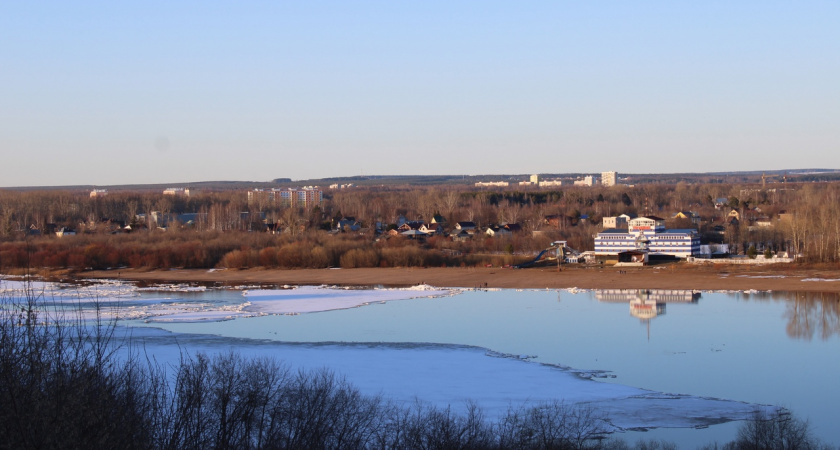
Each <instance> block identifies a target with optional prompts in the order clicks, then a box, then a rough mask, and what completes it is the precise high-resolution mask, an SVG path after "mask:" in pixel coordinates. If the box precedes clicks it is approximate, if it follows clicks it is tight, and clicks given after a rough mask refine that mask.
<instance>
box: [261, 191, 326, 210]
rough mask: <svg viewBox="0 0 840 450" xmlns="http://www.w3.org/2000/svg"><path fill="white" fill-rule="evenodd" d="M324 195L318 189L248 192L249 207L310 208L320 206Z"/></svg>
mask: <svg viewBox="0 0 840 450" xmlns="http://www.w3.org/2000/svg"><path fill="white" fill-rule="evenodd" d="M323 201H324V193H323V191H321V190H320V189H315V188H309V187H307V188H303V189H254V190H253V191H248V204H249V205H254V204H256V205H276V206H299V207H302V208H311V207H314V206H320V205H321V203H322V202H323Z"/></svg>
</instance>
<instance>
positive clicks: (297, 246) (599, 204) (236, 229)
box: [0, 182, 840, 270]
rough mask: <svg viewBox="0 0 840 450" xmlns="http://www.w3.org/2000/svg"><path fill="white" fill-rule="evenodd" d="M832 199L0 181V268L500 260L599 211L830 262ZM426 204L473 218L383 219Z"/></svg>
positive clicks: (837, 197) (816, 187)
mask: <svg viewBox="0 0 840 450" xmlns="http://www.w3.org/2000/svg"><path fill="white" fill-rule="evenodd" d="M838 205H840V184H838V183H837V182H819V183H817V182H813V183H801V182H797V183H793V182H788V183H780V182H774V183H768V184H766V185H765V184H763V183H751V184H724V183H686V182H679V183H675V184H666V183H655V184H654V183H651V184H640V185H636V186H633V187H630V186H613V187H603V186H592V187H579V186H569V187H565V186H564V187H562V188H561V187H556V188H551V189H540V188H537V187H528V186H511V187H510V188H503V189H476V188H473V187H469V186H463V185H437V186H408V185H396V186H376V187H353V188H349V189H335V190H331V189H325V190H324V199H323V202H322V203H321V204H320V205H314V206H312V207H306V208H305V207H298V206H286V205H280V204H276V203H272V202H267V201H262V200H259V199H256V200H254V199H252V201H251V202H250V203H249V201H248V195H247V191H246V190H242V189H229V190H200V191H198V192H193V193H192V194H191V195H189V196H174V195H163V194H162V192H161V191H154V192H152V191H149V190H145V191H144V190H138V189H135V190H131V189H125V190H114V191H111V192H108V194H107V195H104V196H103V195H100V196H96V197H91V196H90V195H89V192H88V191H82V190H76V191H73V190H54V191H52V190H32V191H19V190H18V191H13V190H5V191H0V269H4V270H8V269H11V268H19V267H32V268H40V267H49V268H71V269H77V270H81V269H86V268H95V269H103V268H115V267H133V268H174V267H181V268H212V267H225V268H247V267H279V268H297V267H306V268H324V267H347V268H352V267H408V266H426V267H433V266H434V267H441V266H476V265H497V266H501V265H506V264H515V263H516V262H517V261H522V260H524V259H526V258H527V257H528V255H533V254H534V253H536V252H538V251H540V250H542V249H544V248H546V247H547V246H548V245H549V244H550V243H551V242H553V241H555V240H565V241H568V243H569V246H571V247H572V248H574V249H577V250H579V251H586V250H591V249H592V247H593V238H594V235H595V234H596V233H597V232H599V231H601V230H602V219H603V218H604V217H611V216H617V215H621V214H629V215H638V216H642V215H653V216H657V217H661V218H663V219H666V223H667V225H668V227H669V228H696V229H698V231H699V232H700V234H701V236H702V243H703V244H728V245H729V250H730V252H731V253H733V254H740V255H747V256H754V255H755V254H756V253H764V254H766V255H772V254H778V253H781V252H785V253H787V254H789V255H791V256H795V257H796V258H797V260H798V261H800V262H802V263H812V264H814V263H819V264H823V263H828V264H834V263H837V262H840V208H839V207H838ZM679 212H683V213H687V214H684V215H683V216H682V217H678V216H677V213H679ZM686 215H687V216H689V217H690V218H687V217H685V216H686ZM433 218H436V219H438V221H440V222H441V228H442V229H443V230H445V232H451V231H453V230H454V228H455V224H456V223H458V222H472V223H473V224H475V226H476V232H475V233H474V234H470V235H469V236H467V238H459V239H455V238H452V237H449V236H447V233H439V234H435V235H433V236H431V237H428V238H426V239H409V238H406V237H404V236H400V235H398V234H397V233H389V232H388V231H390V230H394V229H396V228H397V227H398V226H399V225H400V224H402V223H404V222H417V223H419V222H423V223H426V224H428V223H431V222H432V219H433ZM505 224H516V228H515V230H516V231H515V232H514V233H508V234H507V235H506V236H500V235H496V236H492V237H491V236H489V235H488V234H487V233H485V230H486V229H488V228H496V229H497V228H498V227H500V226H503V225H505ZM512 229H513V228H512ZM62 230H63V231H65V233H64V236H61V237H59V236H57V233H59V232H60V231H62Z"/></svg>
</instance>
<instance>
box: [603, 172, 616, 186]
mask: <svg viewBox="0 0 840 450" xmlns="http://www.w3.org/2000/svg"><path fill="white" fill-rule="evenodd" d="M617 179H618V173H616V172H601V185H603V186H615V182H616V180H617Z"/></svg>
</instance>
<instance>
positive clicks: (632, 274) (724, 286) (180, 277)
mask: <svg viewBox="0 0 840 450" xmlns="http://www.w3.org/2000/svg"><path fill="white" fill-rule="evenodd" d="M52 275H53V277H55V276H59V274H57V273H56V274H52ZM63 277H64V278H67V277H69V278H75V279H103V278H108V279H123V280H133V281H146V282H153V283H220V284H248V283H256V284H281V285H283V284H286V285H337V286H384V287H407V286H416V285H419V284H427V285H431V286H436V287H451V288H477V287H482V288H484V287H486V288H501V289H569V288H579V289H674V290H696V291H726V290H731V291H748V290H757V291H803V292H833V293H840V272H838V271H837V270H832V269H819V268H794V267H778V266H776V267H744V266H732V265H728V266H720V267H718V266H683V265H680V266H676V265H662V266H652V267H642V268H620V269H619V268H613V267H609V266H607V267H599V266H582V267H568V266H567V267H564V268H563V270H562V271H560V272H558V271H557V269H556V268H547V267H546V268H528V269H510V268H499V267H493V268H487V267H467V268H419V267H409V268H361V269H209V270H208V269H170V270H138V269H112V270H91V271H85V272H77V273H72V274H70V273H64V275H63Z"/></svg>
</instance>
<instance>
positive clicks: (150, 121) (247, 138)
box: [0, 1, 840, 186]
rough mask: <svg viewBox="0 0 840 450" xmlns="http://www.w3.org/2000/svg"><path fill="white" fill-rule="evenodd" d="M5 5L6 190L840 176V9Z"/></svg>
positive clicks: (2, 107) (791, 5) (0, 97)
mask: <svg viewBox="0 0 840 450" xmlns="http://www.w3.org/2000/svg"><path fill="white" fill-rule="evenodd" d="M123 3H128V2H105V1H103V2H85V1H82V2H47V1H45V2H24V1H10V2H4V3H3V4H2V5H0V149H2V155H3V162H2V165H0V176H1V177H2V178H0V186H27V185H66V184H96V185H108V184H125V183H169V182H171V183H174V182H189V181H202V180H253V181H264V180H270V179H273V178H278V177H288V178H292V179H307V178H321V177H332V176H351V175H373V174H379V175H383V174H498V173H523V174H527V173H558V172H601V171H603V170H617V171H619V172H624V173H639V172H645V173H647V172H695V171H699V172H707V171H720V170H770V169H796V168H811V167H820V168H840V81H838V80H840V26H838V24H840V3H838V2H836V1H830V2H829V1H825V2H822V1H805V2H774V1H761V2H759V1H741V2H732V1H704V2H666V1H662V2H652V1H649V2H644V1H640V2H599V1H595V2H562V1H551V2H548V1H545V2H544V1H531V2H509V1H459V2H452V1H423V2H418V1H411V2H408V1H380V2H370V1H358V2H347V1H299V2H283V1H278V2H268V1H266V2H212V1H210V2H205V1H201V2H199V1H196V2H187V1H183V2H157V1H147V2H133V4H123Z"/></svg>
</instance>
